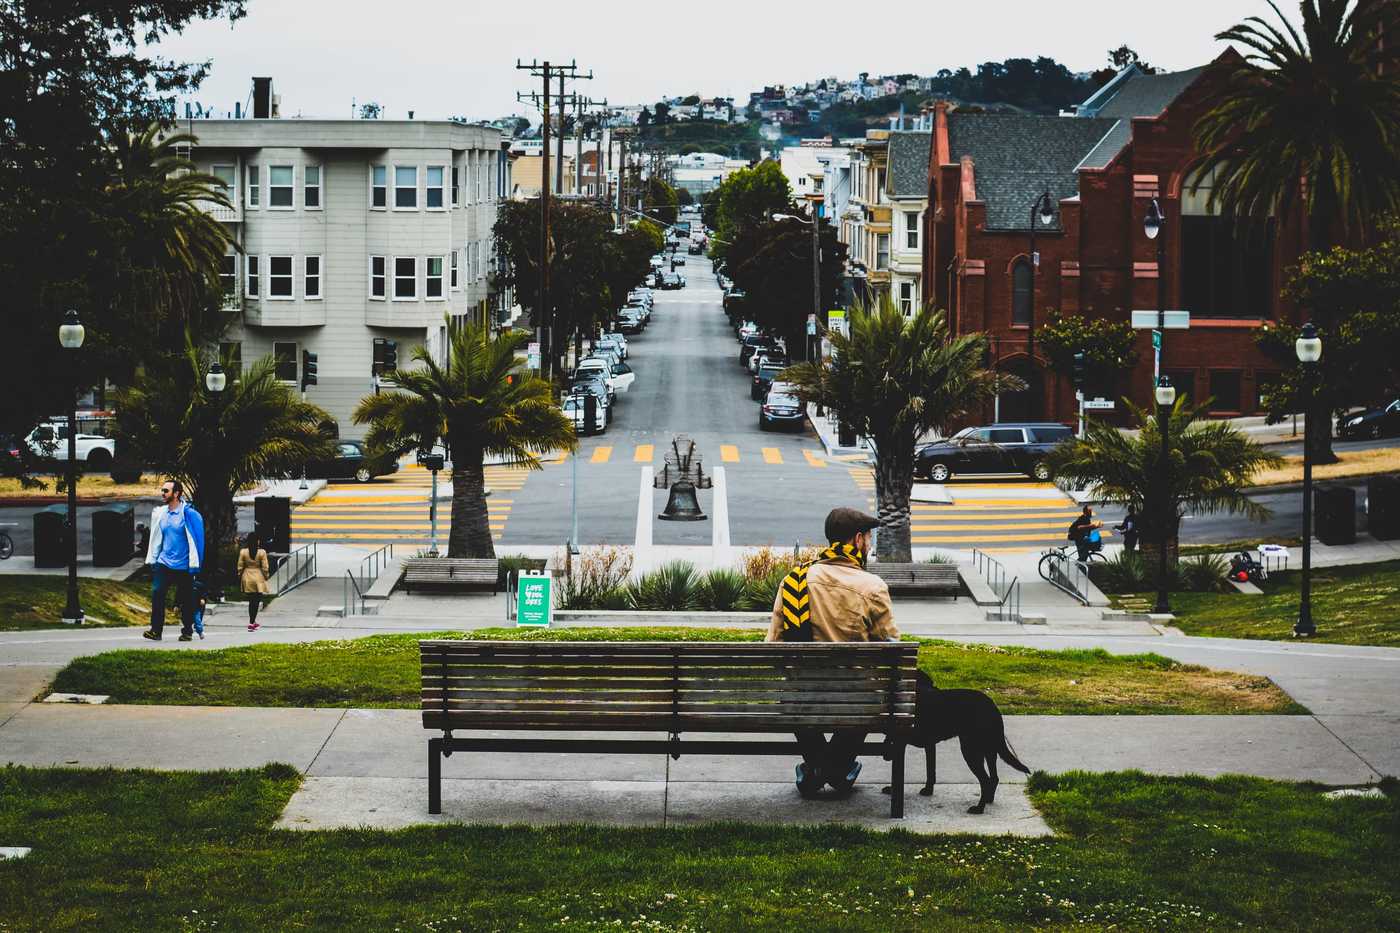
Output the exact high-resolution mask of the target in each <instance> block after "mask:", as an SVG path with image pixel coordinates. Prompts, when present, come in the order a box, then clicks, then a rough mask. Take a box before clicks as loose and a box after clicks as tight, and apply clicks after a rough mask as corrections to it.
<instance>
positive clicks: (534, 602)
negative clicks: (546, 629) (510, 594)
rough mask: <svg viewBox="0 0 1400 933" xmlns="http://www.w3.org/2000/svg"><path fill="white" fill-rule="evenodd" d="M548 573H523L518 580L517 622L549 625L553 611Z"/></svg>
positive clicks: (516, 596) (516, 598) (516, 594)
mask: <svg viewBox="0 0 1400 933" xmlns="http://www.w3.org/2000/svg"><path fill="white" fill-rule="evenodd" d="M551 582H553V581H552V580H551V579H550V577H549V576H548V575H547V574H539V575H538V576H536V575H534V574H521V575H520V577H519V578H518V579H517V581H516V587H517V588H516V593H515V624H516V625H549V620H550V617H551V615H553V612H552V606H551V605H550V596H551V591H550V587H549V585H550V583H551Z"/></svg>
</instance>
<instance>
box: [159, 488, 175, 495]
mask: <svg viewBox="0 0 1400 933" xmlns="http://www.w3.org/2000/svg"><path fill="white" fill-rule="evenodd" d="M160 494H161V495H162V496H173V495H175V490H174V489H162V490H161V491H160Z"/></svg>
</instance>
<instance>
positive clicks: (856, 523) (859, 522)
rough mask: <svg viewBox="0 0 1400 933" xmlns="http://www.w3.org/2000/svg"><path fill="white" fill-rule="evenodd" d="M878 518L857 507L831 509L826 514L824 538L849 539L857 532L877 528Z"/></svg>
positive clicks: (832, 539) (878, 524)
mask: <svg viewBox="0 0 1400 933" xmlns="http://www.w3.org/2000/svg"><path fill="white" fill-rule="evenodd" d="M879 526H880V520H879V519H878V518H876V517H875V516H874V515H867V514H866V513H864V512H861V511H859V510H858V509H848V508H846V507H845V506H841V507H840V508H835V509H832V510H831V511H830V512H828V513H827V516H826V540H828V541H849V540H850V539H851V538H852V537H854V536H855V534H856V533H857V532H860V531H869V530H870V529H872V528H878V527H879Z"/></svg>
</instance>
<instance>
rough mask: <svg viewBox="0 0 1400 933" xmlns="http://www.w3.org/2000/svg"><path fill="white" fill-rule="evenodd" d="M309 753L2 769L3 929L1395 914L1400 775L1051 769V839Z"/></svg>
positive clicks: (1385, 919)
mask: <svg viewBox="0 0 1400 933" xmlns="http://www.w3.org/2000/svg"><path fill="white" fill-rule="evenodd" d="M297 781H298V778H297V775H296V773H295V771H293V770H292V769H291V768H289V767H286V766H282V765H273V766H269V767H267V768H264V769H261V770H257V771H238V772H212V773H200V774H196V773H169V772H162V773H158V772H136V771H110V770H107V771H80V770H63V769H25V768H5V769H0V839H3V840H4V842H5V843H6V844H22V845H26V846H31V847H33V850H34V851H33V853H32V854H31V855H29V856H28V857H27V858H24V859H21V860H17V861H10V862H4V863H0V930H5V931H41V930H42V931H67V930H79V931H84V933H88V931H94V930H182V929H186V930H194V929H198V930H335V931H341V930H356V931H359V930H369V931H379V930H384V931H389V930H431V931H447V930H504V929H512V930H514V929H526V930H537V929H546V928H548V929H564V930H601V929H623V930H668V931H680V930H725V931H728V930H745V931H747V930H780V931H784V933H787V931H792V930H814V931H815V930H820V931H826V930H832V931H837V930H839V931H849V930H872V931H886V930H957V931H964V930H989V931H990V930H1005V929H1028V928H1032V927H1033V928H1036V929H1052V930H1060V929H1069V928H1076V929H1081V928H1089V929H1099V930H1103V929H1152V930H1183V931H1185V930H1190V931H1195V930H1205V929H1225V928H1231V929H1238V928H1248V929H1267V930H1307V931H1319V930H1339V931H1348V933H1350V931H1356V930H1380V929H1394V928H1395V926H1396V921H1397V917H1400V885H1397V882H1396V875H1395V865H1396V864H1397V861H1400V786H1397V784H1396V782H1395V781H1394V780H1393V779H1391V780H1389V781H1388V782H1387V784H1386V785H1385V790H1386V792H1387V794H1388V796H1387V797H1384V798H1345V799H1340V800H1328V799H1325V798H1324V797H1322V795H1321V789H1320V788H1317V787H1313V786H1308V785H1296V784H1283V783H1275V782H1270V781H1264V780H1259V779H1255V778H1219V779H1215V780H1207V779H1204V778H1160V777H1149V776H1145V775H1141V774H1137V773H1126V774H1095V775H1088V774H1077V773H1076V774H1067V775H1060V776H1054V777H1048V776H1045V775H1043V774H1037V775H1034V776H1033V777H1032V779H1031V783H1030V791H1031V796H1032V799H1033V801H1034V802H1035V804H1036V805H1037V806H1038V807H1039V808H1040V810H1041V812H1042V813H1043V814H1044V816H1045V818H1046V820H1047V821H1048V822H1049V823H1050V825H1051V826H1052V827H1054V829H1055V830H1056V831H1057V833H1058V834H1059V835H1058V836H1056V837H1054V838H1048V839H1034V840H1030V839H1015V838H1010V837H978V836H950V835H945V836H913V835H909V834H906V833H902V832H898V831H896V832H891V833H871V832H864V831H861V830H856V829H847V828H826V827H824V828H787V827H772V826H762V825H753V824H721V825H715V826H706V827H695V828H683V829H678V828H667V829H611V828H598V827H587V826H566V827H555V828H548V829H527V828H497V827H470V826H432V827H428V826H425V827H420V828H414V829H407V830H400V831H397V832H381V831H372V830H339V831H333V832H287V831H279V830H273V829H272V828H271V825H272V823H273V821H274V820H275V819H276V816H277V814H278V813H279V812H280V811H281V809H282V808H283V806H284V805H285V803H286V801H287V799H288V798H289V797H290V795H291V794H292V793H293V792H294V790H295V788H296V786H297Z"/></svg>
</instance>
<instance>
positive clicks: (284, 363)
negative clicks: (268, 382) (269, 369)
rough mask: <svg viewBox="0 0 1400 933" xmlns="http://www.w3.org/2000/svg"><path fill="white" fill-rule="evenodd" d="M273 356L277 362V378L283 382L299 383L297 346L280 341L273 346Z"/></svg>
mask: <svg viewBox="0 0 1400 933" xmlns="http://www.w3.org/2000/svg"><path fill="white" fill-rule="evenodd" d="M272 356H273V358H274V359H276V360H277V378H278V380H279V381H281V382H296V381H297V345H296V344H295V343H282V342H281V341H278V342H277V343H274V344H273V345H272Z"/></svg>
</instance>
